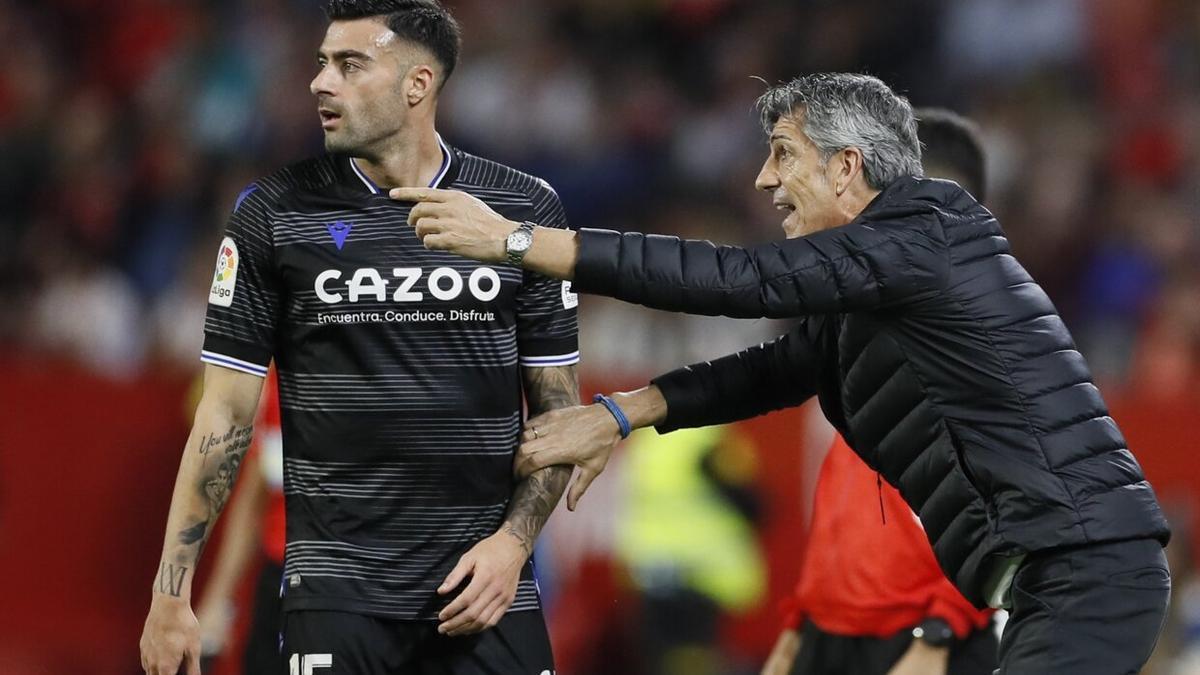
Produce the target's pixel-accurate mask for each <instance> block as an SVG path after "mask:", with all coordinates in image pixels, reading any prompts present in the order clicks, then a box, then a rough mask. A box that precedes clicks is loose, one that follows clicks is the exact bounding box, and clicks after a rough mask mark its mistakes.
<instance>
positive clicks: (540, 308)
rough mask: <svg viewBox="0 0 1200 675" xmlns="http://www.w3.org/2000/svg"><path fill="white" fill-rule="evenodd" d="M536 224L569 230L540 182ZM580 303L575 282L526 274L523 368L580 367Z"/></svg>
mask: <svg viewBox="0 0 1200 675" xmlns="http://www.w3.org/2000/svg"><path fill="white" fill-rule="evenodd" d="M530 197H531V199H532V200H533V211H534V217H533V222H534V223H536V224H538V225H541V226H542V227H557V228H560V229H567V217H566V213H565V212H564V211H563V207H562V202H560V201H559V199H558V195H557V194H555V192H554V189H553V188H551V187H550V184H549V183H547V182H545V181H543V180H539V181H538V182H537V184H536V185H535V187H534V188H533V193H532V194H531V195H530ZM578 304H579V299H578V297H577V296H576V295H575V293H573V292H572V291H571V282H569V281H559V280H557V279H551V278H550V277H546V276H542V275H540V274H535V273H533V272H529V271H526V272H525V275H524V280H523V281H522V283H521V288H520V290H519V291H517V347H518V350H519V352H520V363H521V365H522V366H530V367H548V366H570V365H574V364H576V363H579V323H578V321H577V319H576V307H577V306H578Z"/></svg>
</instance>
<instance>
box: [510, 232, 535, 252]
mask: <svg viewBox="0 0 1200 675" xmlns="http://www.w3.org/2000/svg"><path fill="white" fill-rule="evenodd" d="M532 245H533V235H532V234H531V233H529V232H528V231H526V230H517V231H516V232H513V233H512V234H510V235H508V251H509V252H510V253H523V252H525V251H528V250H529V247H530V246H532Z"/></svg>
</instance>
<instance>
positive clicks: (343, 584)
mask: <svg viewBox="0 0 1200 675" xmlns="http://www.w3.org/2000/svg"><path fill="white" fill-rule="evenodd" d="M439 143H441V145H442V150H443V157H444V162H443V165H442V168H441V170H440V171H439V174H438V176H437V178H436V179H435V180H434V182H433V185H435V186H437V187H441V188H447V189H454V190H463V191H465V192H468V193H470V194H472V195H474V196H475V197H477V198H479V199H480V200H482V201H484V202H485V203H487V204H488V205H489V206H491V207H492V208H493V209H495V210H496V211H497V212H499V213H500V214H502V215H504V216H505V217H507V218H509V219H511V220H515V221H518V222H519V221H526V220H528V221H533V222H535V223H537V224H539V225H543V226H549V227H566V218H565V214H564V213H563V209H562V205H561V204H560V203H559V200H558V197H557V195H555V193H554V191H553V190H552V189H551V188H550V186H549V185H548V184H547V183H546V182H545V181H543V180H541V179H538V178H535V177H533V176H530V175H528V174H525V173H522V172H519V171H517V170H514V169H512V168H509V167H506V166H503V165H501V164H497V163H495V162H492V161H489V160H485V159H482V158H479V157H476V156H473V155H470V154H467V153H465V152H462V151H460V150H457V149H454V148H451V147H450V146H448V145H445V144H444V143H442V142H441V139H440V138H439ZM410 208H411V205H410V204H407V203H401V202H396V201H393V200H392V199H390V198H389V197H388V196H387V195H386V192H385V191H383V190H381V189H380V188H379V187H377V186H376V185H374V184H373V183H372V182H371V181H370V180H369V179H368V178H367V176H366V175H365V174H363V173H362V171H361V170H360V169H359V167H358V166H357V164H356V163H355V161H354V160H352V159H351V158H349V157H345V156H340V155H326V156H322V157H319V158H315V159H310V160H306V161H303V162H300V163H297V164H294V165H292V166H289V167H287V168H285V169H283V170H281V171H279V172H276V173H275V174H273V175H271V176H268V177H265V178H262V179H260V180H258V181H256V182H255V183H254V184H253V185H251V186H250V187H248V188H247V189H246V190H245V191H243V192H242V194H241V195H240V196H239V197H238V201H237V204H236V205H235V208H234V212H233V215H232V216H231V217H230V220H229V225H228V227H227V230H226V233H225V235H226V236H225V239H224V240H223V241H222V244H221V250H220V252H219V255H218V262H217V269H216V272H215V273H214V281H213V287H212V290H211V292H210V295H209V309H208V315H207V320H206V324H205V341H204V351H203V353H202V355H201V360H203V361H204V362H206V363H210V364H213V365H218V366H222V367H225V368H232V369H234V370H239V371H242V372H247V373H252V374H255V375H264V374H265V373H266V370H267V366H268V365H269V364H270V363H271V361H272V360H274V363H275V366H276V369H277V370H278V374H279V401H280V412H281V416H282V434H283V452H284V494H285V497H286V501H287V549H286V558H285V564H284V569H285V571H284V579H283V591H284V608H285V610H291V609H327V610H338V611H349V612H356V613H362V614H371V615H376V616H384V617H389V618H397V619H420V620H433V619H436V616H437V613H438V611H440V610H441V608H442V607H444V606H445V605H446V604H447V603H448V602H449V600H450V597H443V596H439V595H437V593H436V591H435V589H436V588H437V587H438V586H439V585H440V584H441V583H442V581H443V580H444V579H445V577H446V575H447V574H449V572H450V570H451V569H452V568H453V566H454V564H455V563H456V562H457V561H458V559H459V557H460V556H461V555H462V554H463V553H465V552H466V551H467V550H468V549H469V548H470V547H471V546H473V545H474V544H475V543H477V542H478V541H480V540H481V539H483V538H485V537H487V536H489V535H491V534H493V533H494V532H496V530H497V529H498V528H499V527H500V525H501V524H502V522H503V520H504V515H505V512H506V509H507V506H508V500H509V498H510V496H511V494H512V490H513V486H514V483H513V479H512V459H513V453H514V451H515V449H516V447H517V443H518V437H519V434H520V429H521V422H522V413H521V410H522V405H521V402H522V398H521V378H520V370H521V368H522V367H553V366H565V365H573V364H575V363H576V362H578V360H579V348H578V340H577V330H578V328H577V324H576V312H575V296H574V295H573V294H572V293H571V292H570V287H569V285H566V284H564V283H563V282H560V281H556V280H552V279H548V278H546V277H541V276H539V275H536V274H533V273H529V272H524V271H522V270H520V269H518V268H514V267H510V266H507V265H485V264H481V263H476V262H474V261H469V260H466V259H463V258H459V257H457V256H453V255H450V254H447V253H443V252H435V251H428V250H426V249H425V248H424V246H423V245H422V244H421V242H420V240H419V239H418V238H417V237H416V235H415V234H414V233H413V230H412V228H411V227H409V225H408V224H407V217H408V213H409V210H410ZM464 585H465V584H464ZM538 606H539V599H538V592H537V587H536V585H535V583H534V580H533V574H532V567H531V564H530V565H526V568H525V570H524V571H523V573H522V578H521V582H520V585H519V587H518V592H517V598H516V601H515V602H514V603H513V606H512V609H511V610H510V611H520V610H529V609H536V608H537V607H538Z"/></svg>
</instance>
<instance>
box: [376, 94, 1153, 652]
mask: <svg viewBox="0 0 1200 675" xmlns="http://www.w3.org/2000/svg"><path fill="white" fill-rule="evenodd" d="M759 109H760V110H761V112H762V118H763V126H764V129H765V130H766V131H767V133H768V134H769V136H770V154H769V156H768V157H767V160H766V162H765V164H764V165H763V168H762V171H761V172H760V173H759V176H758V179H757V181H756V185H757V187H758V188H759V189H762V190H764V191H767V192H770V193H772V195H773V197H774V203H775V205H776V206H777V207H778V208H780V209H781V210H783V211H784V212H786V214H787V215H786V218H785V220H784V221H783V229H784V232H785V234H786V235H787V237H788V239H787V241H784V242H777V243H770V244H764V245H760V246H756V247H752V248H738V247H731V246H714V245H712V244H710V243H708V242H702V241H682V240H679V239H677V238H674V237H664V236H652V235H643V234H636V233H628V234H619V233H616V232H609V231H600V230H581V231H580V232H578V233H573V232H570V231H562V230H559V231H555V230H552V229H546V228H540V227H538V228H533V229H532V231H531V230H530V228H531V224H529V223H523V224H520V225H518V224H517V223H514V222H511V221H506V220H504V219H503V218H501V217H499V216H497V215H496V214H494V213H493V212H491V211H490V209H488V208H487V207H486V206H484V205H482V204H481V203H480V202H478V201H477V200H475V199H474V198H472V197H470V196H468V195H465V194H462V193H452V192H445V191H436V190H398V191H394V192H393V193H392V196H393V198H396V199H401V200H406V201H418V202H421V203H420V204H418V205H417V206H416V207H414V209H413V211H412V215H411V216H410V222H412V223H414V224H415V226H416V229H417V234H418V235H420V236H421V237H422V238H423V240H424V242H425V245H426V246H427V247H429V248H434V249H442V250H449V251H453V252H456V253H460V254H463V255H466V256H468V257H472V258H477V259H480V260H484V261H489V262H493V261H498V260H504V259H509V260H512V261H514V262H520V264H522V265H524V267H526V268H527V269H532V270H534V271H537V272H541V273H543V274H549V275H552V276H557V277H560V278H564V279H573V281H574V286H575V289H576V290H578V291H584V292H589V293H599V294H603V295H610V296H613V297H616V298H620V299H622V300H625V301H628V302H635V303H640V304H643V305H646V306H649V307H654V308H658V309H665V310H673V311H680V312H690V313H697V314H710V315H718V314H720V315H726V316H732V317H747V318H751V317H777V318H782V317H790V318H796V319H798V324H797V325H796V327H795V328H794V329H793V330H792V331H791V332H789V333H788V334H786V335H784V336H782V337H780V338H778V339H776V340H775V341H773V342H769V343H765V344H762V345H759V346H756V347H752V348H750V349H747V350H745V351H742V352H740V353H737V354H733V355H730V356H727V357H724V358H721V359H717V360H715V361H711V362H707V363H700V364H696V365H693V366H689V367H687V368H683V369H680V370H677V371H674V372H671V373H668V374H666V375H663V376H661V377H658V378H656V379H654V380H653V383H652V384H651V385H650V386H648V387H646V388H644V389H641V390H638V391H636V392H632V393H627V394H618V395H616V396H613V397H612V398H603V400H600V401H599V402H598V403H597V404H596V405H592V406H583V407H576V408H567V409H563V410H559V411H555V412H552V413H549V414H546V415H543V416H541V417H538V418H535V419H533V420H531V421H530V422H529V424H527V426H526V432H525V436H524V439H525V444H524V446H523V448H522V459H521V466H520V469H521V470H522V471H529V470H532V469H534V468H536V467H540V466H546V465H551V464H559V463H572V464H576V465H577V466H580V467H581V469H582V471H581V474H580V478H579V479H578V480H577V481H576V484H575V485H574V486H572V490H571V493H570V494H569V497H568V501H569V504H571V505H574V503H575V502H576V500H578V498H579V497H580V495H581V494H582V492H583V490H585V489H586V487H587V485H588V483H590V481H591V480H592V479H593V478H594V477H595V475H596V474H597V473H599V471H600V470H601V469H602V468H603V466H604V464H605V462H606V461H607V459H608V455H609V453H610V452H611V451H612V448H613V447H614V446H615V445H616V442H617V441H618V440H619V438H620V437H621V436H622V435H624V434H626V433H627V432H628V430H629V429H630V428H631V427H640V426H648V425H655V426H657V427H658V429H659V431H661V432H667V431H671V430H674V429H679V428H684V427H698V426H704V425H709V424H717V423H723V422H730V421H733V420H739V419H745V418H748V417H752V416H755V415H759V414H762V413H765V412H768V411H771V410H777V409H780V408H784V407H787V406H794V405H799V404H800V403H803V402H804V401H805V400H807V399H808V398H809V397H811V396H812V395H814V394H816V395H817V396H818V398H819V400H820V403H821V407H822V409H823V411H824V412H825V414H826V416H827V417H828V418H829V419H830V421H831V422H832V423H833V425H834V426H835V427H836V428H837V429H838V431H839V432H840V433H841V434H842V435H843V437H844V438H845V439H846V440H847V441H848V443H849V444H850V445H851V447H853V448H854V450H855V451H856V452H857V453H858V454H859V455H861V456H862V458H863V459H864V460H865V461H866V462H867V463H868V464H869V465H870V466H871V467H872V468H875V469H876V470H877V471H879V472H880V474H882V476H883V477H884V478H885V479H886V480H887V481H888V482H890V483H891V484H893V485H895V486H896V487H897V488H899V490H900V492H901V494H902V495H903V497H904V499H905V500H906V501H907V502H908V503H909V504H910V505H911V506H912V508H913V510H914V511H915V512H916V513H917V514H918V515H919V516H920V518H921V521H922V524H923V525H924V528H925V531H926V533H927V534H928V536H929V539H930V542H931V543H932V545H933V549H934V552H935V554H936V556H937V559H938V562H939V563H940V564H941V566H942V568H943V569H944V570H945V572H946V574H947V576H948V577H949V578H950V579H951V580H953V581H954V583H955V585H956V586H957V587H958V588H959V589H960V590H961V591H962V592H963V594H964V595H965V596H966V597H967V598H968V599H970V600H971V601H972V602H973V603H974V604H976V605H977V606H981V607H982V606H984V605H991V606H994V607H1007V608H1009V609H1010V611H1011V619H1010V621H1009V623H1008V625H1007V627H1006V629H1005V633H1004V635H1003V637H1002V639H1001V645H1000V670H1001V672H1005V673H1021V674H1026V673H1058V674H1061V673H1089V674H1097V673H1136V672H1137V671H1138V670H1139V669H1140V667H1141V665H1142V664H1143V663H1144V662H1145V661H1146V659H1147V658H1148V657H1149V655H1150V652H1151V651H1152V649H1153V647H1154V643H1155V641H1156V639H1157V636H1158V633H1159V630H1160V629H1161V626H1162V621H1163V618H1164V615H1165V611H1166V606H1167V601H1168V597H1169V594H1170V576H1169V573H1168V570H1167V565H1166V561H1165V557H1164V556H1163V552H1162V545H1163V544H1164V543H1165V542H1166V540H1167V538H1168V536H1169V532H1168V529H1167V523H1166V521H1165V519H1164V518H1163V515H1162V513H1161V511H1160V509H1159V506H1158V503H1157V500H1156V499H1155V496H1154V492H1153V490H1152V489H1151V487H1150V485H1149V483H1147V481H1146V479H1145V477H1144V476H1143V475H1142V471H1141V468H1140V467H1139V466H1138V463H1137V461H1136V460H1135V459H1134V457H1133V455H1132V454H1131V453H1130V452H1129V450H1128V449H1127V448H1126V443H1125V439H1124V438H1123V437H1122V435H1121V432H1120V430H1118V428H1117V426H1116V424H1115V423H1114V422H1113V420H1112V418H1111V417H1110V416H1109V414H1108V410H1107V408H1106V406H1105V403H1104V401H1103V400H1102V398H1101V396H1100V392H1099V391H1098V390H1097V388H1096V386H1095V385H1094V384H1093V383H1092V378H1091V374H1090V372H1089V371H1088V368H1087V365H1086V363H1085V362H1084V359H1083V357H1082V356H1081V355H1080V354H1079V352H1078V351H1076V349H1075V344H1074V342H1073V341H1072V339H1071V336H1070V334H1069V333H1068V332H1067V329H1066V327H1065V326H1064V325H1063V322H1062V320H1061V319H1060V318H1059V316H1058V313H1057V312H1056V311H1055V309H1054V306H1053V304H1051V302H1050V299H1049V298H1048V297H1047V296H1046V294H1045V293H1044V292H1043V291H1042V289H1041V288H1040V287H1039V286H1038V285H1037V284H1036V283H1035V282H1034V281H1033V280H1032V279H1031V278H1030V276H1029V274H1028V273H1027V272H1026V271H1025V270H1024V268H1022V267H1021V265H1020V264H1019V263H1018V262H1017V261H1016V259H1015V258H1013V256H1012V254H1011V253H1010V251H1009V245H1008V241H1007V240H1006V239H1005V238H1004V235H1003V233H1002V231H1001V229H1000V225H999V223H998V222H997V221H996V219H995V218H994V217H993V216H992V215H991V214H990V213H989V212H988V211H987V210H986V209H984V208H983V207H982V206H980V205H979V204H978V203H977V202H976V201H975V199H973V198H972V197H971V196H970V195H969V194H967V193H966V192H965V191H963V190H962V189H961V188H959V187H958V185H956V184H954V183H951V182H948V181H940V180H927V179H922V178H919V176H920V175H921V173H922V171H921V153H920V147H919V144H918V141H917V133H916V125H915V122H914V120H913V115H912V109H911V108H910V106H909V104H908V102H907V101H906V100H905V99H904V98H902V97H900V96H897V95H896V94H895V93H893V92H892V91H891V90H890V89H889V88H888V87H887V86H886V85H885V84H884V83H882V82H881V81H879V80H878V79H875V78H872V77H867V76H862V75H849V74H818V75H810V76H805V77H801V78H798V79H796V80H793V81H792V82H789V83H787V84H784V85H780V86H777V87H775V88H772V89H770V90H768V91H767V92H766V94H764V95H763V96H762V98H761V99H760V100H759ZM530 235H532V236H530ZM862 507H863V508H876V505H874V504H863V505H862Z"/></svg>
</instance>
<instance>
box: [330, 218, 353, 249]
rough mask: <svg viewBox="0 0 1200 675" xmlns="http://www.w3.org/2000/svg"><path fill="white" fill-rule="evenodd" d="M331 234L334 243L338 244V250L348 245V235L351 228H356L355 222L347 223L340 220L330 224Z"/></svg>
mask: <svg viewBox="0 0 1200 675" xmlns="http://www.w3.org/2000/svg"><path fill="white" fill-rule="evenodd" d="M328 227H329V236H331V237H333V243H335V244H337V248H338V250H339V251H340V250H342V247H343V246H345V245H346V237H347V236H349V235H350V230H352V229H354V223H347V222H345V221H343V220H339V221H337V222H336V223H333V224H332V225H329V226H328Z"/></svg>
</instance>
